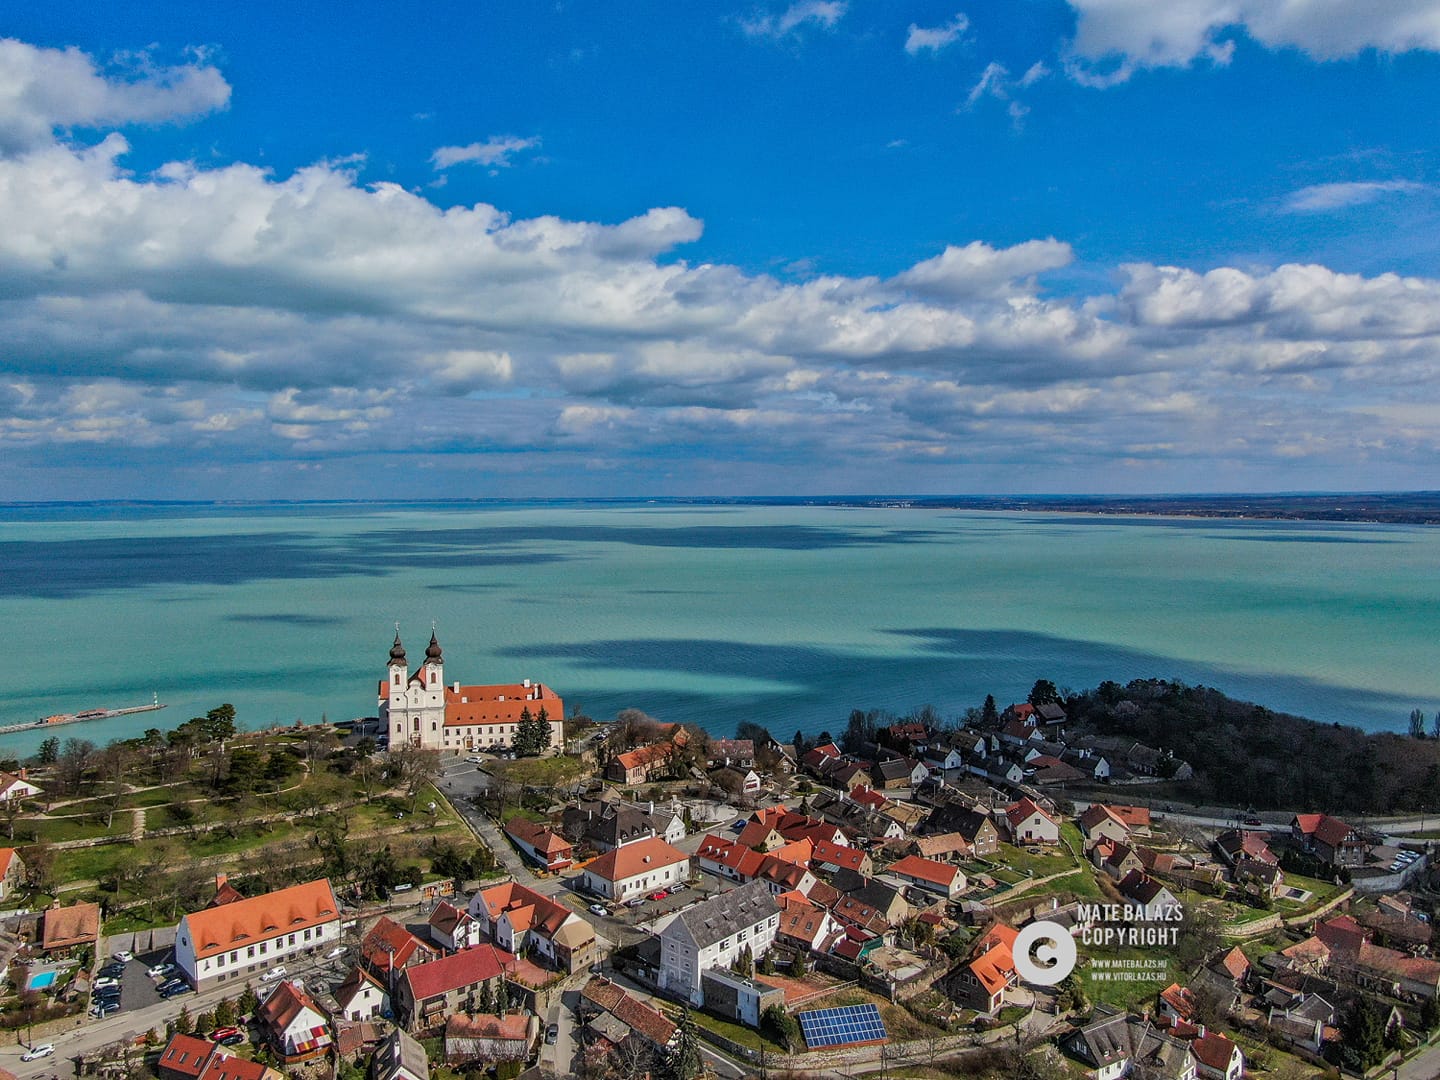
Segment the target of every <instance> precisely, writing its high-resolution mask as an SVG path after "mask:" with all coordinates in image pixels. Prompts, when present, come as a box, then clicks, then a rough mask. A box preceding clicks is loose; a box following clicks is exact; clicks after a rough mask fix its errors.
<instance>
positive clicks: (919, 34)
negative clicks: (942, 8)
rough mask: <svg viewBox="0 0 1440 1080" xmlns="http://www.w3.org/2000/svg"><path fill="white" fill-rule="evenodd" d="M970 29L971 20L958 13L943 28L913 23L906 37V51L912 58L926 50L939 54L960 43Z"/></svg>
mask: <svg viewBox="0 0 1440 1080" xmlns="http://www.w3.org/2000/svg"><path fill="white" fill-rule="evenodd" d="M969 27H970V20H969V19H967V18H966V17H965V15H964V14H963V13H961V12H956V14H955V17H954V18H953V19H951V20H950V21H949V22H948V23H945V24H943V25H941V26H931V27H924V26H917V25H916V24H915V23H911V24H910V29H909V32H908V33H907V34H906V35H905V51H906V52H907V53H909V54H910V55H911V56H914V55H916V54H917V53H922V52H925V51H926V50H929V51H930V52H939V51H940V50H941V49H944V48H945V47H947V46H949V45H953V44H955V42H957V41H959V40H960V36H961V35H962V34H964V33H965V31H966V30H967V29H969Z"/></svg>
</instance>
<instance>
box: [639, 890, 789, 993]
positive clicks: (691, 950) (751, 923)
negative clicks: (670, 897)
mask: <svg viewBox="0 0 1440 1080" xmlns="http://www.w3.org/2000/svg"><path fill="white" fill-rule="evenodd" d="M779 925H780V905H779V903H778V901H777V900H776V899H775V895H774V894H773V893H772V892H771V891H770V889H769V888H768V887H767V886H766V885H765V883H763V882H759V881H752V882H750V883H749V884H748V885H742V886H740V887H739V888H737V889H732V890H730V891H729V892H725V893H720V894H719V895H717V896H714V897H711V898H710V899H709V900H706V901H705V902H704V903H701V904H697V905H696V906H694V907H692V908H688V909H686V910H684V911H681V912H680V913H679V914H677V915H676V916H675V918H674V919H673V920H671V922H670V923H669V924H668V925H667V926H666V927H665V929H663V930H662V931H660V935H659V936H660V949H661V952H660V978H659V985H660V989H662V990H667V991H669V992H670V993H672V994H676V995H679V996H684V997H688V998H689V999H690V1002H691V1004H694V1005H700V1004H702V1003H703V996H702V994H701V988H700V976H701V974H702V973H703V972H705V971H708V970H709V969H710V968H714V967H725V966H728V965H729V964H730V963H732V962H733V961H734V960H735V959H736V957H738V956H739V955H740V954H741V953H742V952H744V951H746V950H748V951H749V953H750V955H751V956H752V957H754V958H757V959H758V958H759V957H761V956H763V955H765V953H767V952H768V951H769V950H770V946H771V945H772V944H774V941H775V935H776V932H777V930H778V928H779Z"/></svg>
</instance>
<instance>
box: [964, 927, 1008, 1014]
mask: <svg viewBox="0 0 1440 1080" xmlns="http://www.w3.org/2000/svg"><path fill="white" fill-rule="evenodd" d="M1017 934H1018V931H1017V930H1016V929H1015V928H1014V927H1013V926H1006V925H1005V924H1004V923H995V924H994V925H993V926H991V927H990V929H989V930H987V931H985V933H984V934H982V935H981V936H980V939H979V940H978V941H977V942H976V943H975V947H974V949H973V950H972V951H971V954H970V962H969V963H968V964H966V965H965V967H964V969H963V970H962V971H961V972H960V973H959V974H958V975H957V976H956V977H955V979H954V980H953V981H952V986H953V991H952V992H953V993H954V994H955V996H956V997H957V998H958V999H959V1000H961V1001H963V1002H964V1003H965V1005H966V1006H967V1007H969V1008H971V1009H974V1010H975V1011H976V1012H982V1013H994V1012H997V1011H998V1010H999V1009H1000V1007H1001V1005H1003V1004H1004V1002H1005V991H1007V990H1009V989H1010V988H1011V987H1012V986H1014V985H1015V984H1016V983H1018V982H1019V981H1020V976H1019V975H1018V974H1017V973H1016V971H1015V956H1014V952H1013V949H1014V946H1015V938H1016V936H1017Z"/></svg>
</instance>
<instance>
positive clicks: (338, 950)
mask: <svg viewBox="0 0 1440 1080" xmlns="http://www.w3.org/2000/svg"><path fill="white" fill-rule="evenodd" d="M344 955H345V946H344V945H336V946H335V947H334V948H333V949H331V950H330V951H329V952H327V953H326V954H325V959H326V960H334V959H335V958H336V957H337V956H344Z"/></svg>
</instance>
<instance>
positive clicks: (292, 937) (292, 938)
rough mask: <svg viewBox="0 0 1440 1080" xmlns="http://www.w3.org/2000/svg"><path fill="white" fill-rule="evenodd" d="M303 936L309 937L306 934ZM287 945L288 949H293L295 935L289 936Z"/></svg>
mask: <svg viewBox="0 0 1440 1080" xmlns="http://www.w3.org/2000/svg"><path fill="white" fill-rule="evenodd" d="M305 936H306V937H309V936H310V935H309V934H308V933H307V934H306V935H305ZM289 945H290V947H291V948H292V949H293V948H294V947H295V935H294V934H291V935H290V941H289Z"/></svg>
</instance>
